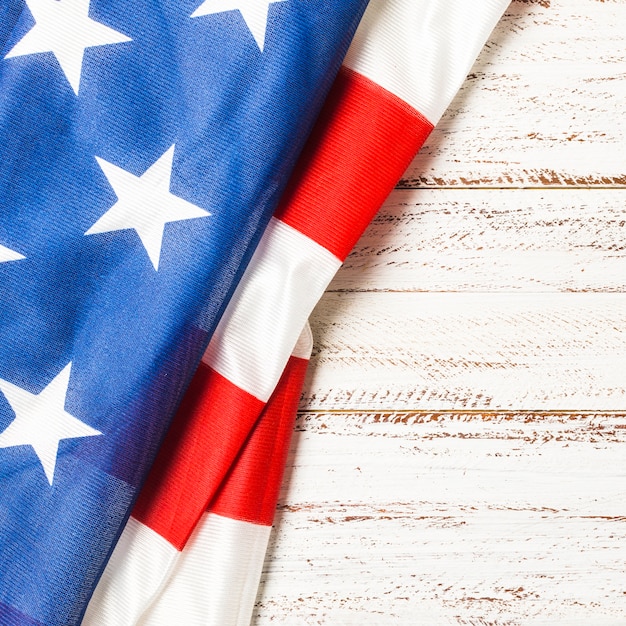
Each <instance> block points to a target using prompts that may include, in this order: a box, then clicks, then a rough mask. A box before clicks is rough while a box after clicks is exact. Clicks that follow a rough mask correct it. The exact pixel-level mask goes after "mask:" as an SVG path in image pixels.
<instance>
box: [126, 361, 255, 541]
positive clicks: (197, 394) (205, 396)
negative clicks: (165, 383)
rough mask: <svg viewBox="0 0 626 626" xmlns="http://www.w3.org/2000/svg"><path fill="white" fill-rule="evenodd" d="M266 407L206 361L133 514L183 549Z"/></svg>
mask: <svg viewBox="0 0 626 626" xmlns="http://www.w3.org/2000/svg"><path fill="white" fill-rule="evenodd" d="M264 406H265V405H264V403H263V402H261V400H259V399H258V398H255V397H254V396H252V395H251V394H249V393H246V392H245V391H243V390H241V389H240V388H239V387H237V386H236V385H234V384H233V383H231V382H230V381H229V380H228V379H226V378H224V377H223V376H221V375H220V374H218V373H217V372H215V371H214V370H212V369H211V368H210V367H209V366H207V365H205V364H204V363H202V364H201V365H200V367H199V369H198V371H197V372H196V374H195V376H194V378H193V380H192V382H191V385H190V386H189V389H188V390H187V393H186V394H185V398H184V400H183V403H182V404H181V406H180V408H179V410H178V413H177V414H176V417H175V418H174V421H173V423H172V426H171V427H170V429H169V431H168V433H167V436H166V437H165V440H164V442H163V445H162V446H161V449H160V450H159V454H158V455H157V459H156V461H155V463H154V465H153V467H152V470H151V472H150V474H149V476H148V480H147V481H146V484H145V485H144V487H143V489H142V490H141V493H140V495H139V498H138V500H137V503H136V504H135V508H134V509H133V517H135V518H136V519H137V520H139V521H140V522H141V523H143V524H145V525H146V526H149V527H150V528H151V529H152V530H154V531H155V532H157V533H158V534H159V535H161V536H162V537H163V538H165V539H166V540H167V541H169V542H170V543H171V544H172V545H174V546H175V547H176V548H178V549H179V550H182V548H183V547H184V545H185V543H186V542H187V539H188V538H189V535H190V534H191V532H192V530H193V528H194V526H195V525H196V523H197V522H198V520H199V519H200V516H201V515H202V513H203V512H204V510H205V508H206V506H207V503H208V502H209V501H210V499H211V498H212V497H213V496H214V495H215V493H216V491H217V489H218V488H219V486H220V484H221V482H222V481H223V479H224V476H225V475H226V473H227V472H228V470H229V468H230V466H231V465H232V462H233V459H234V458H235V457H236V456H237V453H238V452H239V450H240V449H241V446H242V445H243V443H244V442H245V440H246V437H247V436H248V434H249V433H250V430H251V429H252V427H253V426H254V424H255V422H256V421H257V419H258V417H259V415H260V414H261V411H262V410H263V408H264Z"/></svg>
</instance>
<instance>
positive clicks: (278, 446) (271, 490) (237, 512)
mask: <svg viewBox="0 0 626 626" xmlns="http://www.w3.org/2000/svg"><path fill="white" fill-rule="evenodd" d="M307 365H308V361H307V360H306V359H300V358H297V357H293V356H292V357H291V358H290V359H289V362H288V364H287V367H286V368H285V371H284V372H283V375H282V378H281V379H280V382H279V383H278V385H277V387H276V389H275V391H274V393H273V394H272V397H271V398H270V399H269V401H268V403H267V406H266V407H265V409H264V411H263V413H262V415H261V418H260V419H259V421H258V422H257V423H256V425H255V427H254V429H253V431H252V432H251V433H250V436H249V437H248V440H247V441H246V444H245V446H244V447H243V448H242V450H241V452H240V453H239V456H238V458H237V460H236V461H235V463H234V464H233V467H232V468H231V470H230V472H229V473H228V476H227V477H226V479H225V480H224V482H223V483H222V485H221V486H220V489H219V491H218V493H217V495H216V496H215V499H214V500H213V502H211V504H210V505H209V507H208V511H210V512H212V513H217V514H218V515H223V516H225V517H230V518H232V519H238V520H242V521H246V522H254V523H256V524H264V525H265V526H271V525H272V521H273V519H274V511H275V510H276V503H277V502H278V493H279V491H280V485H281V482H282V478H283V472H284V469H285V462H286V460H287V453H288V451H289V442H290V441H291V435H292V432H293V426H294V422H295V419H296V412H297V410H298V401H299V399H300V394H301V393H302V385H303V384H304V376H305V374H306V368H307Z"/></svg>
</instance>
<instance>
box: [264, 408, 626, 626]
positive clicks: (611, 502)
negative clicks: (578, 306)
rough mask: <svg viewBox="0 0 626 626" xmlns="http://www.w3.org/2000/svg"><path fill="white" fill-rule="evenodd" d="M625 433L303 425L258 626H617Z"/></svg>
mask: <svg viewBox="0 0 626 626" xmlns="http://www.w3.org/2000/svg"><path fill="white" fill-rule="evenodd" d="M625 438H626V418H625V416H624V415H611V414H594V415H589V414H581V413H577V414H560V415H554V414H551V413H548V414H538V413H517V414H506V415H502V414H480V413H457V414H419V415H418V414H415V413H409V414H405V415H403V414H400V413H394V414H381V413H378V414H367V413H365V414H364V413H361V414H353V413H346V414H337V413H319V414H316V413H304V414H303V415H301V417H300V420H299V432H298V433H297V436H296V441H295V442H294V446H293V450H292V456H291V458H290V468H289V474H290V476H289V482H288V487H287V488H286V490H285V493H284V494H283V502H284V504H283V505H282V508H281V510H280V515H279V524H278V530H277V532H276V533H275V535H274V537H273V540H272V545H271V548H270V554H271V559H270V560H269V561H268V562H267V563H266V569H265V573H264V583H263V585H262V588H261V593H260V597H259V602H258V604H257V608H256V611H257V615H256V620H257V623H272V624H355V625H356V624H365V623H366V624H400V623H402V624H455V625H456V624H484V625H487V624H489V625H496V624H497V625H502V624H506V625H513V624H555V623H558V624H572V625H574V624H579V625H583V624H593V625H596V624H614V625H617V624H623V623H624V615H626V581H625V578H624V568H625V567H626V541H625V540H626V517H625V516H624V500H625V496H626V491H625V489H626V483H625V481H624V473H625V472H624V464H623V445H624V443H625Z"/></svg>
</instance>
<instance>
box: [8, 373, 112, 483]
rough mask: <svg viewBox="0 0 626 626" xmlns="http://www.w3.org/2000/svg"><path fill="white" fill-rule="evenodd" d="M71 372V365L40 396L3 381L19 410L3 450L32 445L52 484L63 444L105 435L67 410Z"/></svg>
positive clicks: (9, 398) (9, 396) (12, 404)
mask: <svg viewBox="0 0 626 626" xmlns="http://www.w3.org/2000/svg"><path fill="white" fill-rule="evenodd" d="M71 369H72V364H71V363H68V364H67V365H66V366H65V367H64V368H63V370H62V371H61V372H60V373H59V374H57V375H56V376H55V377H54V379H53V380H52V381H51V382H50V383H49V384H48V386H47V387H46V388H45V389H43V391H40V392H39V393H30V392H29V391H26V390H25V389H22V388H21V387H17V386H15V385H13V384H11V383H9V382H7V381H6V380H2V379H0V390H1V391H2V393H3V394H4V395H5V397H6V399H7V400H8V402H9V404H10V405H11V408H12V409H13V411H15V419H14V420H13V421H12V422H11V423H10V424H9V425H8V427H7V428H6V430H4V432H2V433H0V448H11V447H13V446H32V447H33V449H34V450H35V454H36V455H37V456H38V457H39V461H40V462H41V465H42V467H43V471H44V472H45V473H46V478H47V479H48V482H49V483H50V485H52V480H53V477H54V469H55V466H56V461H57V452H58V450H59V441H61V440H62V439H74V438H77V437H93V436H94V435H101V434H102V433H101V432H100V431H98V430H95V428H91V426H87V424H85V423H83V422H81V421H80V420H78V419H76V418H75V417H73V416H72V415H70V414H69V413H67V412H66V411H65V396H66V395H67V386H68V384H69V382H70V371H71Z"/></svg>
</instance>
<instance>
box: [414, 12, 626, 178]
mask: <svg viewBox="0 0 626 626" xmlns="http://www.w3.org/2000/svg"><path fill="white" fill-rule="evenodd" d="M625 28H626V3H625V2H623V0H613V1H611V0H607V1H606V2H605V1H599V0H525V1H524V0H518V1H515V2H512V3H511V5H510V8H509V9H508V11H507V13H506V15H505V16H504V18H503V19H502V21H501V22H500V24H499V25H498V27H497V28H496V30H495V31H494V33H493V35H492V37H491V39H490V41H489V43H488V44H487V46H486V47H485V48H484V50H483V52H482V53H481V55H480V57H479V58H478V61H477V62H476V64H475V65H474V67H473V69H472V72H471V74H470V76H469V78H468V80H467V81H466V82H465V84H464V85H463V87H462V88H461V90H460V92H459V94H458V96H457V98H456V99H455V100H454V102H453V103H452V105H451V106H450V108H449V109H448V112H447V113H446V115H445V116H444V118H443V119H442V120H441V122H440V123H439V124H438V126H437V128H436V129H435V131H434V132H433V133H432V135H431V137H430V139H429V140H428V142H427V144H426V146H424V148H423V149H422V150H421V152H420V154H419V155H418V157H417V158H416V159H415V161H414V162H413V164H412V165H411V167H410V168H409V169H408V171H407V172H406V174H405V175H404V177H403V181H402V185H403V186H407V187H415V186H430V187H432V186H435V187H440V186H450V185H453V186H467V185H479V186H480V185H482V186H496V187H503V186H504V187H518V186H544V185H557V186H563V185H583V186H587V185H597V186H605V185H611V186H615V185H619V186H621V187H624V186H626V150H624V145H625V144H626V115H625V111H626V91H625V89H624V85H625V83H626V45H624V29H625Z"/></svg>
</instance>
